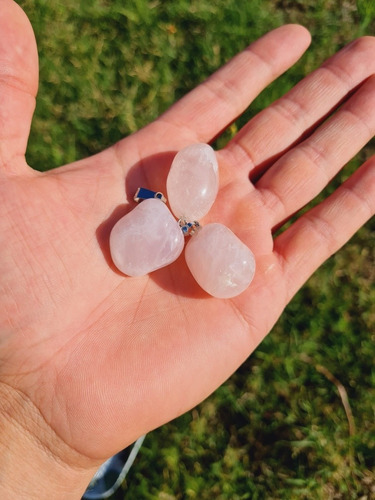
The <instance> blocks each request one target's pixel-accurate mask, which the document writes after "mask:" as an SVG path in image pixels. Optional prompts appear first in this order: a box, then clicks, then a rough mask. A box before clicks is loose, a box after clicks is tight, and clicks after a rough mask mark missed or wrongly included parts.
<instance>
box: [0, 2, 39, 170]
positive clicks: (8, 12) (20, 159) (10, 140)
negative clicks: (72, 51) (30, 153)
mask: <svg viewBox="0 0 375 500" xmlns="http://www.w3.org/2000/svg"><path fill="white" fill-rule="evenodd" d="M37 89H38V54H37V48H36V42H35V37H34V33H33V30H32V28H31V25H30V22H29V20H28V18H27V16H26V14H25V13H24V12H23V10H22V9H21V8H20V7H19V6H18V5H17V4H16V3H15V2H14V1H13V0H0V175H2V173H3V172H6V173H9V174H14V173H20V171H22V170H25V169H26V168H28V167H27V166H26V161H25V151H26V145H27V140H28V137H29V132H30V125H31V119H32V115H33V112H34V108H35V96H36V93H37Z"/></svg>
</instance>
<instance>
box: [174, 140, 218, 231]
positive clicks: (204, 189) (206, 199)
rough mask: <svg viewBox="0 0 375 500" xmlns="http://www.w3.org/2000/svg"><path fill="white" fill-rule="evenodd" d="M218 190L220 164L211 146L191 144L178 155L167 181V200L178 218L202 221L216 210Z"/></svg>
mask: <svg viewBox="0 0 375 500" xmlns="http://www.w3.org/2000/svg"><path fill="white" fill-rule="evenodd" d="M218 188H219V172H218V164H217V160H216V155H215V151H214V150H213V149H212V148H211V146H209V145H208V144H201V143H198V144H191V145H190V146H187V147H186V148H184V149H181V151H179V152H178V153H177V154H176V156H175V157H174V159H173V162H172V166H171V169H170V171H169V174H168V178H167V198H168V202H169V205H170V207H171V210H172V212H173V213H174V215H175V216H176V217H177V219H180V218H183V219H185V220H187V221H199V220H200V219H202V218H203V217H204V216H205V215H207V213H208V212H209V210H210V208H211V207H212V205H213V203H214V201H215V198H216V195H217V192H218Z"/></svg>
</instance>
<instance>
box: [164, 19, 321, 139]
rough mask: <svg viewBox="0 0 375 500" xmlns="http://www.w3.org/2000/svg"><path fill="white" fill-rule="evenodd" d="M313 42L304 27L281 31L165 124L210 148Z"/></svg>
mask: <svg viewBox="0 0 375 500" xmlns="http://www.w3.org/2000/svg"><path fill="white" fill-rule="evenodd" d="M310 40H311V38H310V34H309V32H308V31H307V30H306V29H305V28H304V27H303V26H299V25H294V24H290V25H285V26H281V27H279V28H276V29H275V30H273V31H271V32H269V33H267V34H266V35H264V36H262V37H261V38H260V39H259V40H257V41H256V42H254V43H252V44H251V45H250V46H249V47H247V48H246V49H245V50H244V51H242V52H240V53H239V54H237V55H236V56H235V57H234V58H233V59H231V60H230V61H229V62H228V63H227V64H225V65H224V66H223V67H222V68H220V69H219V70H218V71H216V72H215V73H214V74H213V75H211V76H210V77H209V78H208V79H207V80H205V81H204V82H203V83H202V84H200V85H199V86H198V87H197V88H195V89H194V90H192V91H191V92H189V93H188V94H187V95H186V96H185V97H183V98H182V99H180V100H179V101H178V102H177V103H176V104H174V105H173V106H172V107H171V108H170V109H169V110H167V111H166V112H165V113H164V114H163V115H162V116H161V117H160V119H161V120H162V121H164V122H167V124H168V125H172V126H175V127H177V128H178V129H179V131H180V133H181V134H182V135H183V136H187V137H189V136H190V137H191V138H190V141H199V142H210V141H211V140H212V139H213V138H214V137H215V136H217V135H218V133H219V132H221V131H222V130H223V129H224V128H226V127H227V126H228V125H229V124H230V123H231V122H232V121H233V120H235V119H236V118H237V117H238V116H239V115H240V114H241V113H242V112H243V111H244V110H245V109H246V108H247V107H248V106H249V104H250V103H251V102H252V101H253V100H254V99H255V97H257V96H258V94H259V93H260V92H261V91H262V90H263V89H264V88H265V87H266V86H267V85H269V84H270V83H271V82H272V81H273V80H275V79H276V78H277V77H278V76H280V75H281V74H282V73H284V72H285V71H286V70H287V69H288V68H290V67H291V66H292V65H293V64H294V63H295V62H296V61H297V60H298V59H299V58H300V57H301V55H302V54H303V53H304V52H305V50H306V49H307V47H308V46H309V44H310Z"/></svg>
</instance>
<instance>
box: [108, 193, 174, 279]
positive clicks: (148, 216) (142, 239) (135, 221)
mask: <svg viewBox="0 0 375 500" xmlns="http://www.w3.org/2000/svg"><path fill="white" fill-rule="evenodd" d="M109 246H110V251H111V256H112V260H113V262H114V264H115V266H116V267H117V268H118V269H119V270H120V271H121V272H123V273H124V274H127V275H128V276H144V275H145V274H148V273H150V272H152V271H155V270H156V269H159V268H161V267H164V266H167V265H168V264H170V263H172V262H174V261H175V260H176V259H177V258H178V257H179V255H180V254H181V252H182V250H183V247H184V236H183V234H182V231H181V229H180V227H179V225H178V223H177V221H176V219H175V218H174V217H173V215H172V214H171V212H170V211H169V209H168V207H167V206H166V205H165V204H164V203H163V202H162V201H160V200H157V199H149V200H145V201H142V202H141V203H140V204H139V205H137V206H136V207H135V208H134V209H133V210H132V211H131V212H129V213H128V214H126V215H125V216H124V217H122V218H121V219H120V220H119V221H118V222H117V223H116V224H115V226H114V227H113V229H112V231H111V235H110V239H109Z"/></svg>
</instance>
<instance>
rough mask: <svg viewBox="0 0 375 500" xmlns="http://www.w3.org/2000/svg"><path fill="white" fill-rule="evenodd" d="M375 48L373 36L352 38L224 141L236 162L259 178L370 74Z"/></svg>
mask: <svg viewBox="0 0 375 500" xmlns="http://www.w3.org/2000/svg"><path fill="white" fill-rule="evenodd" d="M374 50H375V38H371V37H364V38H361V39H358V40H356V41H354V42H352V43H351V44H349V45H348V46H347V47H345V48H344V49H343V50H341V51H340V52H338V53H337V54H336V55H334V56H333V57H331V58H330V59H328V60H327V61H326V62H325V63H324V64H323V65H322V66H321V67H320V68H319V69H317V70H316V71H314V72H313V73H311V74H310V75H309V76H307V77H306V78H304V79H303V80H302V81H301V82H300V83H298V84H297V85H296V86H295V87H294V88H293V89H292V90H291V91H289V92H288V93H287V94H286V95H285V96H284V97H282V98H280V99H279V100H277V101H276V102H275V103H274V104H273V105H271V106H270V107H268V108H267V109H265V110H264V111H262V112H261V113H259V114H258V115H257V116H256V117H255V118H254V119H252V120H251V121H250V122H249V123H248V124H247V125H246V126H245V127H244V128H243V129H242V130H241V131H240V132H239V133H238V134H237V135H236V137H235V138H234V139H233V140H232V141H231V142H230V143H229V144H228V145H227V148H226V149H227V150H228V152H229V153H230V154H231V156H232V157H234V159H235V162H236V163H237V164H246V165H247V166H248V170H252V177H254V178H258V177H259V176H260V175H261V174H262V173H263V172H264V171H266V170H267V168H268V167H269V166H270V164H271V163H272V162H273V161H274V160H275V158H277V157H279V156H281V154H282V153H284V152H285V151H286V150H288V149H289V148H290V147H291V146H293V145H294V144H295V143H296V142H297V141H299V140H300V139H301V138H302V137H303V136H304V135H305V134H306V133H308V132H309V131H310V130H311V129H313V128H314V127H315V126H316V125H317V124H318V123H320V122H321V121H322V120H323V119H324V118H325V117H326V116H327V115H328V114H330V113H331V112H332V110H334V109H335V108H336V107H337V106H338V104H339V103H341V102H342V101H343V99H345V98H346V97H347V96H348V94H350V92H352V91H353V90H354V89H355V88H356V87H357V86H358V85H360V84H361V83H363V81H364V80H366V78H368V77H369V76H370V75H372V74H373V73H375V58H374Z"/></svg>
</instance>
